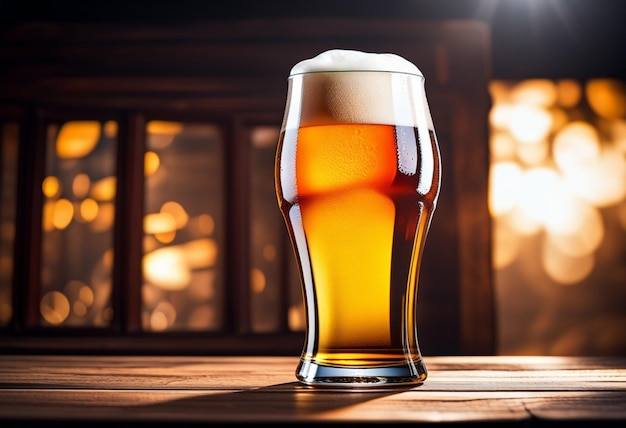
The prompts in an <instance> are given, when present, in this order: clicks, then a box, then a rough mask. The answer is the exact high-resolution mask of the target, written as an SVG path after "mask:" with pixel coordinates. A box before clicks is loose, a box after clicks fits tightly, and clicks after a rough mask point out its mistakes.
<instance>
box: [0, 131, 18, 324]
mask: <svg viewBox="0 0 626 428" xmlns="http://www.w3.org/2000/svg"><path fill="white" fill-rule="evenodd" d="M18 134H19V127H18V125H17V124H16V123H11V122H6V123H2V122H0V326H6V325H8V324H9V322H10V320H11V316H12V314H13V306H12V304H11V299H12V296H13V294H12V290H11V286H12V282H13V264H14V263H13V245H14V243H15V206H16V198H17V147H18V143H17V141H18Z"/></svg>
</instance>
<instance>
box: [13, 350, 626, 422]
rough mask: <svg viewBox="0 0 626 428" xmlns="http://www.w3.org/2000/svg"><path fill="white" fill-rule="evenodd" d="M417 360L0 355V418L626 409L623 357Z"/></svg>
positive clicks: (257, 417)
mask: <svg viewBox="0 0 626 428" xmlns="http://www.w3.org/2000/svg"><path fill="white" fill-rule="evenodd" d="M425 360H426V365H427V367H428V370H429V376H428V379H427V380H426V382H425V383H424V384H423V385H421V386H417V387H411V388H385V389H370V390H338V389H321V390H320V389H313V388H310V387H307V386H304V385H301V384H300V383H298V382H296V380H295V377H294V370H295V367H296V364H297V362H298V360H297V358H294V357H216V356H214V357H193V356H180V357H178V356H176V357H175V356H161V357H157V356H77V355H72V356H60V355H56V356H35V355H0V426H2V427H6V426H9V425H22V424H24V423H25V422H46V423H49V422H63V423H64V424H65V425H66V426H67V425H79V424H80V425H81V426H82V424H85V426H87V427H90V425H97V424H101V425H104V424H106V425H110V426H113V427H115V426H116V425H120V424H122V425H123V424H127V425H129V426H130V425H137V424H139V423H157V422H158V423H160V424H165V425H168V424H169V423H172V424H174V423H176V424H180V423H192V422H193V423H213V422H222V423H224V422H237V423H245V422H273V423H280V422H291V423H293V422H299V423H302V422H337V423H338V422H386V423H407V422H410V423H425V424H439V425H446V424H447V423H457V422H470V423H472V422H475V423H482V422H486V421H489V422H496V421H497V422H507V423H511V424H513V425H522V426H535V425H537V426H545V425H548V424H549V423H552V422H555V423H559V422H560V423H567V422H571V421H573V420H577V421H580V420H587V421H593V423H594V424H609V425H611V424H614V425H615V426H618V425H619V424H621V423H622V422H623V421H625V420H626V358H569V357H568V358H563V357H506V356H495V357H426V358H425ZM113 422H114V423H115V424H114V425H112V424H111V423H113Z"/></svg>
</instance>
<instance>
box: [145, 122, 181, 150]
mask: <svg viewBox="0 0 626 428" xmlns="http://www.w3.org/2000/svg"><path fill="white" fill-rule="evenodd" d="M146 131H147V138H148V147H150V148H151V149H162V148H165V147H167V146H169V145H170V144H172V141H174V138H175V137H176V135H178V134H180V133H181V132H182V131H183V124H182V123H180V122H166V121H161V120H151V121H150V122H148V124H147V126H146Z"/></svg>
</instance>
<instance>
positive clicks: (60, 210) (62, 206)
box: [52, 199, 74, 229]
mask: <svg viewBox="0 0 626 428" xmlns="http://www.w3.org/2000/svg"><path fill="white" fill-rule="evenodd" d="M72 217H74V205H73V204H72V203H71V202H70V201H69V200H67V199H59V200H58V201H56V202H55V203H54V209H53V211H52V224H53V225H54V227H55V228H57V229H65V228H66V227H67V226H68V225H69V224H70V223H71V221H72Z"/></svg>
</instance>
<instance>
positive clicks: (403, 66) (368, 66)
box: [290, 49, 423, 76]
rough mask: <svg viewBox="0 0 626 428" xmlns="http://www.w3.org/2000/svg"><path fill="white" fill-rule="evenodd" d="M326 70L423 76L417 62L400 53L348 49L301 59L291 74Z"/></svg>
mask: <svg viewBox="0 0 626 428" xmlns="http://www.w3.org/2000/svg"><path fill="white" fill-rule="evenodd" d="M324 71H392V72H397V73H408V74H416V75H418V76H423V74H422V72H421V71H420V70H419V69H418V68H417V66H415V64H413V63H412V62H410V61H408V60H406V59H405V58H403V57H401V56H400V55H396V54H392V53H369V52H361V51H356V50H347V49H331V50H328V51H325V52H322V53H320V54H319V55H317V56H316V57H313V58H310V59H305V60H303V61H300V62H299V63H297V64H296V65H294V66H293V68H292V69H291V72H290V75H292V76H293V75H294V74H302V73H313V72H324Z"/></svg>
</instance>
